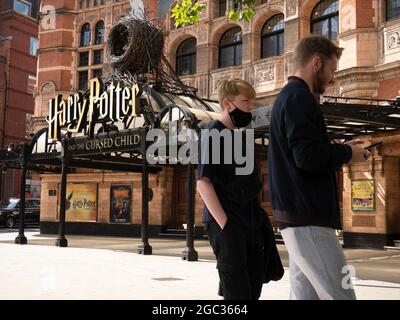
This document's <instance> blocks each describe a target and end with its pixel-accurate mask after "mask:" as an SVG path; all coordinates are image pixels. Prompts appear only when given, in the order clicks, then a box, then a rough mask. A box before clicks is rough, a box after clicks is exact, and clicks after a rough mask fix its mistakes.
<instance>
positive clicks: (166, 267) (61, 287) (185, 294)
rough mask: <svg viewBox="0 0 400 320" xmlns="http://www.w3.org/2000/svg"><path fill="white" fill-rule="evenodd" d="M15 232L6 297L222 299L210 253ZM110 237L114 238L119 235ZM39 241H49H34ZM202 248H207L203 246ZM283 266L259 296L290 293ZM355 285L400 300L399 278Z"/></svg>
mask: <svg viewBox="0 0 400 320" xmlns="http://www.w3.org/2000/svg"><path fill="white" fill-rule="evenodd" d="M16 235H17V231H15V232H8V233H1V234H0V261H1V271H0V283H1V288H2V290H1V291H0V299H2V300H8V299H72V300H75V299H90V300H91V299H95V300H97V299H134V300H142V299H146V300H152V299H160V300H180V299H185V300H187V299H189V300H203V299H220V297H219V296H218V295H217V284H218V274H217V270H216V268H215V261H214V260H211V259H210V260H206V259H200V260H199V261H197V262H188V261H184V260H182V259H181V258H179V257H177V256H168V255H159V253H157V254H154V255H150V256H143V255H139V254H136V253H133V252H126V251H118V250H115V249H114V250H109V249H93V246H92V248H77V247H72V246H71V247H68V248H58V247H55V246H54V238H55V236H42V235H39V233H38V232H26V236H27V238H28V245H23V246H22V245H15V244H12V242H13V240H14V239H15V236H16ZM71 238H72V236H71ZM86 238H87V239H90V237H86ZM109 240H110V243H113V241H118V238H110V239H109ZM35 241H36V242H37V241H41V242H42V243H43V244H47V245H43V244H34V243H35ZM74 241H75V240H74ZM88 241H89V240H88ZM121 241H122V240H121ZM160 241H161V240H160ZM168 241H171V240H168ZM70 242H71V243H72V242H73V241H72V240H70ZM131 245H132V243H131ZM132 247H133V249H135V248H136V247H135V246H132ZM196 249H198V248H197V247H196ZM178 250H179V251H181V250H180V249H178ZM199 250H209V249H208V246H207V247H204V248H203V247H201V246H200V249H199ZM285 271H286V272H285V276H284V278H283V279H282V280H281V281H279V282H271V283H269V284H266V285H264V288H263V292H262V296H261V299H263V300H270V299H284V300H285V299H287V298H288V295H289V281H288V270H287V269H286V270H285ZM355 290H356V294H357V297H358V298H359V299H396V300H400V284H396V283H390V282H381V281H369V280H358V279H356V280H355Z"/></svg>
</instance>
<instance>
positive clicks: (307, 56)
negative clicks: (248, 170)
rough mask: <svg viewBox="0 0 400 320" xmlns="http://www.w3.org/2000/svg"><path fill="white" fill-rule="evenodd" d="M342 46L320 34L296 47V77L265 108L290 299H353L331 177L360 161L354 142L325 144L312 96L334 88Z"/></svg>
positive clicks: (364, 157)
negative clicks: (346, 282) (337, 231)
mask: <svg viewBox="0 0 400 320" xmlns="http://www.w3.org/2000/svg"><path fill="white" fill-rule="evenodd" d="M342 50H343V49H342V48H339V47H338V46H336V45H335V44H334V43H333V42H331V41H330V40H329V39H327V38H326V37H323V36H310V37H307V38H304V39H302V40H301V41H300V42H299V43H298V45H297V47H296V49H295V57H294V58H295V68H296V69H295V70H296V71H295V76H293V77H289V79H288V80H289V81H288V84H287V85H286V86H285V87H284V88H283V89H282V91H281V92H280V94H279V95H278V97H277V99H276V101H275V103H274V105H273V109H272V117H271V126H270V140H269V150H268V161H269V180H270V190H271V197H272V207H273V214H274V218H275V219H276V220H277V221H278V224H279V227H280V229H281V233H282V237H283V240H284V242H285V245H286V248H287V250H288V252H289V277H290V283H291V292H290V299H346V300H347V299H348V300H352V299H355V298H356V297H355V293H354V290H353V289H352V287H351V286H350V288H348V286H343V285H342V282H343V278H344V277H345V276H346V275H347V272H348V270H347V268H345V266H346V260H345V257H344V254H343V250H342V248H341V246H340V244H339V241H338V239H337V237H336V234H335V229H341V222H340V214H339V206H338V198H337V185H336V176H335V172H336V171H337V170H338V169H340V167H341V166H342V165H343V164H345V163H348V162H350V161H351V162H357V161H366V160H367V158H368V157H369V152H368V151H365V150H364V149H362V148H361V147H360V146H359V145H358V144H359V141H357V140H355V141H351V142H349V143H347V144H331V143H330V142H329V138H328V134H327V130H326V125H325V121H324V117H323V114H322V112H321V110H320V108H319V106H318V101H317V100H316V98H315V97H316V95H320V94H323V93H324V91H325V89H326V87H327V86H328V85H329V84H330V83H332V82H333V78H334V72H335V71H336V69H337V64H338V60H339V59H340V57H341V54H342Z"/></svg>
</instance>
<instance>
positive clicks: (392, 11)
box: [386, 0, 400, 21]
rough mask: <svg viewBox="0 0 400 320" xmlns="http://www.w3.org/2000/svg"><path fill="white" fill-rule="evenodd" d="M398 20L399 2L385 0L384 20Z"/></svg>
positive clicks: (399, 12) (399, 17) (397, 0)
mask: <svg viewBox="0 0 400 320" xmlns="http://www.w3.org/2000/svg"><path fill="white" fill-rule="evenodd" d="M396 19H400V1H399V0H386V20H388V21H389V20H396Z"/></svg>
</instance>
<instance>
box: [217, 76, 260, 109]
mask: <svg viewBox="0 0 400 320" xmlns="http://www.w3.org/2000/svg"><path fill="white" fill-rule="evenodd" d="M239 94H243V95H245V96H246V97H248V98H250V99H255V98H256V91H255V90H254V88H253V86H252V85H251V84H250V83H248V82H247V81H245V80H242V79H238V78H236V79H224V80H221V81H220V82H219V83H218V101H219V103H220V104H221V103H222V101H223V100H224V99H232V98H233V97H235V96H237V95H239Z"/></svg>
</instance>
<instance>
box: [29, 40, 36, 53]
mask: <svg viewBox="0 0 400 320" xmlns="http://www.w3.org/2000/svg"><path fill="white" fill-rule="evenodd" d="M37 49H38V39H37V38H34V37H31V41H30V44H29V54H30V55H32V56H36V53H37Z"/></svg>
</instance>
